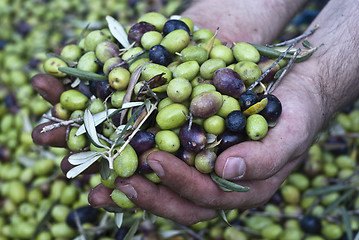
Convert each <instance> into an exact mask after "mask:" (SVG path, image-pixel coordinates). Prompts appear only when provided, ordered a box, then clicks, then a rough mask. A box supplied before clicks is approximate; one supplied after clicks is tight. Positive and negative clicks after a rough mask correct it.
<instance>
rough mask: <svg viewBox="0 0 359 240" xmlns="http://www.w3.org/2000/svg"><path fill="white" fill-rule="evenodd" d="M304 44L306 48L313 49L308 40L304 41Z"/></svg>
mask: <svg viewBox="0 0 359 240" xmlns="http://www.w3.org/2000/svg"><path fill="white" fill-rule="evenodd" d="M302 44H303V46H304V47H306V48H311V47H312V46H311V44H310V42H308V40H304V41H303V42H302Z"/></svg>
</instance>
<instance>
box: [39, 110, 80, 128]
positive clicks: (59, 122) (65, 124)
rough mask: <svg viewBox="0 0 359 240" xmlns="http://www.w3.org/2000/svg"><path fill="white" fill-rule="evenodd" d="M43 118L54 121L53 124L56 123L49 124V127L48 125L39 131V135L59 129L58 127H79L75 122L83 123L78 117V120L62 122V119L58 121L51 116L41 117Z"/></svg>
mask: <svg viewBox="0 0 359 240" xmlns="http://www.w3.org/2000/svg"><path fill="white" fill-rule="evenodd" d="M43 118H46V119H48V120H51V121H54V122H57V123H54V124H51V125H48V126H45V127H44V128H43V129H42V130H41V133H45V132H48V131H51V130H53V129H55V128H59V127H62V126H69V125H71V126H74V127H79V125H78V124H77V122H80V121H83V120H84V119H83V117H79V118H75V119H71V120H67V121H64V120H62V119H59V118H56V117H52V116H48V115H45V114H44V115H43Z"/></svg>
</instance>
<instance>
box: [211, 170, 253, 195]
mask: <svg viewBox="0 0 359 240" xmlns="http://www.w3.org/2000/svg"><path fill="white" fill-rule="evenodd" d="M210 176H211V178H212V180H213V181H214V182H215V183H216V184H217V185H218V187H219V188H221V189H222V190H223V191H226V192H247V191H249V187H243V186H241V185H238V184H235V183H233V182H230V181H228V180H226V179H223V178H221V177H219V176H218V175H217V174H215V173H214V172H211V174H210Z"/></svg>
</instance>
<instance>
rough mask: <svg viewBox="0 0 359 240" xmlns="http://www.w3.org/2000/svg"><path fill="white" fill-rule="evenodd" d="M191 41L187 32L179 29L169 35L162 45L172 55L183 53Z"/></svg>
mask: <svg viewBox="0 0 359 240" xmlns="http://www.w3.org/2000/svg"><path fill="white" fill-rule="evenodd" d="M189 41H190V38H189V34H188V32H187V31H185V30H182V29H177V30H174V31H172V32H170V33H169V34H167V35H166V36H165V37H164V38H163V39H162V41H161V45H162V46H164V47H165V48H167V50H168V51H169V52H170V53H175V52H181V51H182V49H184V48H185V47H187V45H188V43H189Z"/></svg>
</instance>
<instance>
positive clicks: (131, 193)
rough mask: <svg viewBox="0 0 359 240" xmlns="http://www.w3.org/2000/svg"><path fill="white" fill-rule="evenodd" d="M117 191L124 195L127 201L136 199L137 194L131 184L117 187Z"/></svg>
mask: <svg viewBox="0 0 359 240" xmlns="http://www.w3.org/2000/svg"><path fill="white" fill-rule="evenodd" d="M118 189H119V190H120V191H121V192H123V193H124V194H126V196H127V197H128V198H129V199H133V198H135V199H136V198H137V192H136V190H135V189H134V188H133V186H132V185H131V184H125V185H121V186H118Z"/></svg>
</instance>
